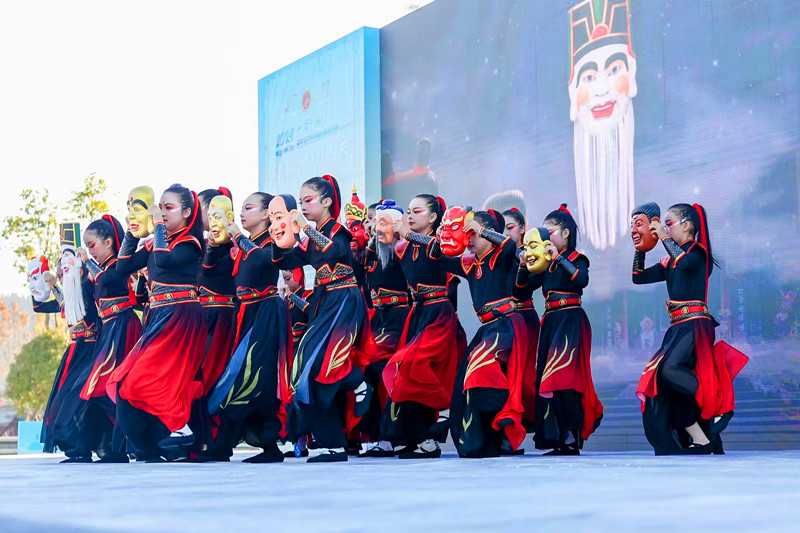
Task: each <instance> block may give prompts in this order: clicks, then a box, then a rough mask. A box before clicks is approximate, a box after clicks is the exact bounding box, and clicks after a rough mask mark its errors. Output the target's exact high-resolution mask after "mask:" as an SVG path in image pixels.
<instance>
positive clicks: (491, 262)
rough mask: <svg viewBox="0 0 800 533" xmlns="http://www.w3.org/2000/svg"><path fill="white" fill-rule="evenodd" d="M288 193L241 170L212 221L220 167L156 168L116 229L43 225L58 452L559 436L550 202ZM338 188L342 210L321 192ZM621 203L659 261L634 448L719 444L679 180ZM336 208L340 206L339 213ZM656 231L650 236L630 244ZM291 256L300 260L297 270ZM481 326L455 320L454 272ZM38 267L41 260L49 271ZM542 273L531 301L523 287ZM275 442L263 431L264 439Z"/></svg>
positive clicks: (693, 238) (393, 444)
mask: <svg viewBox="0 0 800 533" xmlns="http://www.w3.org/2000/svg"><path fill="white" fill-rule="evenodd" d="M298 199H299V202H298V200H296V199H295V197H293V196H292V195H287V194H281V195H275V196H273V195H271V194H267V193H264V192H255V193H253V194H251V195H250V196H248V197H247V198H245V200H244V202H243V204H242V208H241V215H240V218H239V222H240V224H237V223H236V222H235V218H236V217H235V215H234V207H233V199H232V197H231V193H230V192H229V191H228V189H226V188H224V187H220V188H219V189H209V190H204V191H202V192H201V193H199V194H195V193H194V192H193V191H191V190H190V189H188V188H186V187H183V186H181V185H173V186H172V187H170V188H168V189H167V190H165V191H164V192H163V194H162V195H161V197H160V199H159V200H158V201H156V197H155V195H154V192H153V190H152V189H151V188H149V187H146V186H142V187H137V188H135V189H133V190H132V191H131V193H130V195H129V197H128V216H127V219H126V222H127V231H125V230H124V229H123V227H122V225H121V224H120V222H119V221H117V220H116V219H115V218H114V217H112V216H109V215H105V216H103V217H102V218H101V219H98V220H96V221H94V222H92V223H91V224H89V226H88V227H87V228H86V230H85V232H84V234H83V241H84V243H85V248H81V247H78V246H77V242H75V241H69V242H66V241H62V257H61V260H60V261H59V266H58V269H57V276H58V279H57V278H56V276H53V275H52V274H51V273H50V272H49V267H48V264H47V261H46V259H45V258H43V257H39V258H34V259H33V260H32V261H31V263H30V266H29V269H28V275H29V282H30V289H31V293H32V296H33V303H34V310H35V311H36V312H45V313H62V314H63V316H64V317H65V319H66V322H67V324H68V327H69V335H70V344H69V346H68V348H67V351H66V353H65V354H64V357H63V358H62V360H61V363H60V367H59V369H58V371H57V374H56V378H55V380H54V383H53V389H52V393H51V395H50V400H49V401H48V405H47V408H46V411H45V420H44V424H43V430H42V442H43V443H44V446H45V451H50V452H51V451H53V450H55V449H56V448H58V449H60V450H62V451H64V452H65V453H66V455H67V459H66V460H65V461H64V462H92V461H93V454H97V455H98V457H100V459H99V462H109V463H119V462H129V460H130V459H131V458H134V459H136V460H137V461H145V462H164V461H176V460H180V461H192V462H206V461H228V460H230V458H231V456H232V455H233V449H234V448H235V447H236V446H237V445H239V443H241V442H246V443H247V444H249V445H251V446H253V447H256V448H260V449H261V450H262V451H261V453H258V454H257V455H255V456H253V457H249V458H248V459H245V461H246V462H251V463H268V462H280V461H283V460H284V457H294V456H296V457H306V456H308V455H309V452H308V450H309V449H313V448H318V449H320V450H321V451H320V453H319V454H315V455H313V456H311V457H309V458H308V462H336V461H347V459H348V455H357V456H358V457H395V456H396V457H399V458H401V459H414V458H436V457H440V456H441V448H440V444H441V443H443V442H444V441H445V440H446V438H447V436H448V433H449V434H450V436H451V438H452V441H453V443H454V445H455V447H456V450H457V452H458V455H459V456H460V457H497V456H501V455H516V454H520V453H524V452H523V450H522V449H521V445H522V443H523V441H524V439H525V437H526V435H527V434H529V433H532V434H533V442H534V444H535V447H536V448H537V449H540V450H546V453H545V455H579V454H580V450H581V449H582V447H583V443H584V442H585V441H586V439H588V438H589V436H590V435H591V434H592V433H593V432H594V431H595V430H596V429H597V428H598V426H599V425H600V421H601V419H602V416H603V406H602V404H601V403H600V401H599V399H598V397H597V394H596V393H595V389H594V385H593V381H592V372H591V364H590V354H591V342H592V340H591V335H592V333H591V326H590V324H589V320H588V318H587V316H586V314H585V312H584V310H583V308H582V305H581V298H582V294H583V291H584V290H586V288H587V286H588V284H589V266H590V264H589V260H588V258H587V257H586V256H585V255H584V254H583V253H581V252H579V251H578V250H577V241H578V227H577V225H576V223H575V219H574V218H573V216H572V214H571V213H570V211H569V210H568V208H567V206H566V205H565V204H563V205H561V207H559V208H558V209H556V210H554V211H552V212H551V213H549V214H547V215H546V216H545V217H544V218H543V222H542V223H541V225H539V226H533V225H531V224H528V221H526V220H525V217H524V216H523V214H522V213H521V212H520V211H519V210H517V209H510V210H508V211H505V212H503V213H500V212H497V211H495V210H492V209H487V210H484V211H480V210H473V209H472V208H471V207H469V206H463V207H462V206H450V207H449V208H448V206H447V205H446V204H445V202H444V200H443V199H442V198H439V197H435V196H432V195H428V194H421V195H418V196H416V197H415V198H413V199H412V200H411V202H410V204H409V205H408V206H407V209H404V208H403V207H401V206H398V205H396V204H395V203H394V202H393V201H391V200H382V201H380V202H378V203H376V204H373V205H370V206H369V207H367V206H366V205H364V204H363V203H362V202H361V201H360V200H359V199H358V196H357V194H356V192H355V190H354V191H353V195H352V198H351V199H350V201H349V202H347V203H346V204H343V202H342V197H341V192H340V189H339V185H338V183H337V181H336V180H335V179H334V178H333V177H331V176H323V177H315V178H311V179H309V180H308V181H306V182H305V183H304V184H303V185H302V187H301V188H300V191H299V197H298ZM342 211H344V220H342V221H341V222H340V215H342ZM660 218H661V213H660V209H659V208H658V206H657V205H655V204H645V205H644V206H642V207H641V208H637V210H635V211H634V212H633V213H632V222H631V228H632V237H633V241H634V245H635V246H636V252H635V258H634V264H633V282H634V283H636V284H642V283H655V282H660V281H666V283H667V289H668V291H669V297H670V301H669V302H667V307H668V312H669V314H670V319H671V326H670V328H669V329H668V330H667V332H666V334H665V337H664V342H663V344H662V346H661V348H660V349H659V350H658V352H657V353H656V354H655V355H654V356H653V358H652V359H651V361H650V362H649V363H648V364H647V365H646V368H645V371H644V373H643V374H642V377H641V381H640V383H639V387H638V388H637V395H639V397H640V399H641V400H642V412H643V420H644V428H645V434H646V436H647V438H648V441H649V442H650V443H651V444H652V446H653V448H654V450H655V452H656V454H707V453H723V447H722V440H721V438H720V433H721V432H722V430H723V429H724V428H725V427H726V425H727V424H728V422H729V420H730V418H731V416H732V415H733V407H734V398H733V389H732V385H731V381H732V379H733V377H734V376H735V374H736V372H738V370H739V369H741V367H742V366H744V363H745V362H746V357H744V356H743V355H742V354H740V353H739V352H737V351H736V350H734V349H732V348H731V347H729V346H727V345H725V344H724V343H717V344H716V345H715V344H714V327H715V322H714V320H713V318H712V317H711V315H710V314H709V312H708V307H707V302H706V298H707V287H708V277H709V276H710V275H711V273H712V271H713V267H714V265H715V264H716V262H715V260H714V257H713V255H712V252H711V244H710V240H709V235H708V226H707V222H706V215H705V211H704V210H703V208H702V207H701V206H699V205H697V204H695V205H687V204H679V205H676V206H673V207H671V208H670V209H669V210H668V211H667V212H666V214H665V216H664V221H663V224H662V222H661V220H660ZM342 222H344V224H342ZM658 241H660V242H661V244H662V246H663V248H664V249H665V251H666V253H667V256H666V257H664V259H662V260H661V261H660V262H658V263H656V264H655V265H654V266H651V267H649V268H645V258H646V256H645V253H646V250H650V249H652V248H653V247H654V246H655V245H656V243H657V242H658ZM311 276H313V280H312V279H310V278H311ZM462 280H463V281H465V282H466V283H467V285H468V286H469V292H470V295H471V299H472V305H473V309H474V311H475V313H476V314H477V316H478V318H479V320H480V322H481V326H480V328H479V329H478V330H477V332H476V333H475V334H474V336H473V337H472V339H471V340H470V341H469V342H467V338H466V334H465V332H464V329H463V328H462V327H461V324H460V322H459V318H458V314H457V305H456V299H457V286H458V284H459V282H461V281H462ZM59 281H60V283H59ZM539 289H540V290H541V291H542V296H543V297H544V301H545V305H544V314H543V316H542V318H541V320H540V317H539V315H538V313H537V311H536V309H535V308H534V305H533V303H532V296H533V293H534V292H535V291H536V290H539ZM286 442H291V443H294V449H293V450H290V451H287V452H282V451H281V449H280V448H279V444H281V443H286Z"/></svg>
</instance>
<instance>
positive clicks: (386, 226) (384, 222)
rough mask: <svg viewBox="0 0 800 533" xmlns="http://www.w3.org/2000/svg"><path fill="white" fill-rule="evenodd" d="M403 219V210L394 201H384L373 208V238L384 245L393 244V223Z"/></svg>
mask: <svg viewBox="0 0 800 533" xmlns="http://www.w3.org/2000/svg"><path fill="white" fill-rule="evenodd" d="M401 218H403V209H402V208H401V207H400V206H398V205H396V204H395V203H394V200H384V201H382V202H381V203H380V205H379V206H378V207H376V208H375V236H376V238H377V239H378V240H379V241H380V242H382V243H384V244H393V243H394V223H395V222H396V221H397V220H400V219H401Z"/></svg>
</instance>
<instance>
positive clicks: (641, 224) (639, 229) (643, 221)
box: [631, 202, 661, 252]
mask: <svg viewBox="0 0 800 533" xmlns="http://www.w3.org/2000/svg"><path fill="white" fill-rule="evenodd" d="M654 220H655V221H660V220H661V208H660V207H659V206H658V204H657V203H655V202H650V203H646V204H644V205H640V206H639V207H637V208H636V209H634V210H633V212H632V213H631V240H633V246H634V248H636V249H637V250H638V251H640V252H649V251H650V250H652V249H653V248H655V247H656V244H657V243H658V237H657V236H656V235H653V232H651V231H650V222H652V221H654Z"/></svg>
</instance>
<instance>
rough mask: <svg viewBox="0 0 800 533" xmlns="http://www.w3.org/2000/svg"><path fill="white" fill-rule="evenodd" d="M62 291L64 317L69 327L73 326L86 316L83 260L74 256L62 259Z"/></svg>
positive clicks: (65, 255)
mask: <svg viewBox="0 0 800 533" xmlns="http://www.w3.org/2000/svg"><path fill="white" fill-rule="evenodd" d="M61 271H62V272H63V276H62V279H61V290H62V291H63V292H64V316H65V317H66V319H67V325H69V326H73V325H75V324H77V323H78V322H80V321H81V320H83V317H85V316H86V308H85V307H84V305H83V287H82V286H81V260H80V259H79V258H77V257H75V256H74V255H72V254H64V255H63V256H62V257H61Z"/></svg>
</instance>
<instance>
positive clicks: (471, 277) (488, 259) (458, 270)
mask: <svg viewBox="0 0 800 533" xmlns="http://www.w3.org/2000/svg"><path fill="white" fill-rule="evenodd" d="M493 233H494V232H493ZM438 246H439V245H438V241H437V242H436V243H434V245H433V246H432V247H431V250H430V254H431V255H432V256H433V257H434V258H435V257H437V255H439V254H440V249H439V247H438ZM438 262H439V263H440V264H441V267H442V268H444V270H446V271H447V272H450V273H451V274H455V275H457V276H461V277H463V278H465V279H466V280H467V284H469V293H470V296H471V297H472V307H473V308H474V309H475V311H476V312H477V313H478V314H482V311H481V310H482V309H483V308H484V306H485V305H486V304H491V303H494V302H497V301H499V300H503V299H505V298H510V297H511V293H512V290H513V288H514V276H515V274H516V271H517V265H518V263H517V246H516V244H515V243H514V241H512V240H511V237H505V238H504V239H503V240H502V241H500V242H499V243H497V244H495V243H492V247H491V248H490V249H489V250H488V251H487V252H486V253H485V254H483V255H482V256H480V257H477V256H476V255H475V254H471V253H465V254H464V255H462V256H461V257H448V256H446V255H441V256H440V257H439V258H438Z"/></svg>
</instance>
